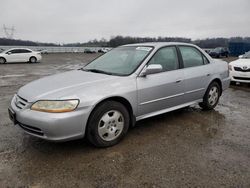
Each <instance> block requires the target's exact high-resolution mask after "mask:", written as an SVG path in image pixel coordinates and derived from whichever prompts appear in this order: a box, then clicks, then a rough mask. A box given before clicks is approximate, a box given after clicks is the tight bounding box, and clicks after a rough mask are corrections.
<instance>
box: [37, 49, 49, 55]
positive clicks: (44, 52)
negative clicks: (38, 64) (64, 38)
mask: <svg viewBox="0 0 250 188" xmlns="http://www.w3.org/2000/svg"><path fill="white" fill-rule="evenodd" d="M39 52H40V53H41V54H49V52H48V50H46V49H41V50H39Z"/></svg>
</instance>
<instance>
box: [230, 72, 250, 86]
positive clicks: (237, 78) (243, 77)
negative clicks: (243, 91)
mask: <svg viewBox="0 0 250 188" xmlns="http://www.w3.org/2000/svg"><path fill="white" fill-rule="evenodd" d="M230 77H231V81H233V82H242V83H250V72H240V71H230Z"/></svg>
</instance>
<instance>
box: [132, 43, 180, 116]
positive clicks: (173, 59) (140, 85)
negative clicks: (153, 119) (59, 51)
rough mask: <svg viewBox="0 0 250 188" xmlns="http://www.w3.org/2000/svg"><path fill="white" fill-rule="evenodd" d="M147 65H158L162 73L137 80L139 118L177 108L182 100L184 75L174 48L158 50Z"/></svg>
mask: <svg viewBox="0 0 250 188" xmlns="http://www.w3.org/2000/svg"><path fill="white" fill-rule="evenodd" d="M149 64H160V65H162V67H163V71H162V72H160V73H155V74H150V75H147V76H145V77H138V78H137V89H138V115H139V116H142V115H146V114H149V113H152V112H157V111H160V110H163V109H166V108H170V107H173V106H177V105H179V104H182V103H183V98H184V85H183V82H182V80H183V76H184V74H183V70H182V69H180V65H179V61H178V54H177V49H176V47H175V46H171V47H164V48H161V49H159V50H158V51H157V52H156V53H155V55H154V56H153V57H152V58H151V60H150V61H149V62H148V65H149Z"/></svg>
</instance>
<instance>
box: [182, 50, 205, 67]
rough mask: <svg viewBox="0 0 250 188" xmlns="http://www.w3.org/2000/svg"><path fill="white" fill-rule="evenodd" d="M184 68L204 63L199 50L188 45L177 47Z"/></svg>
mask: <svg viewBox="0 0 250 188" xmlns="http://www.w3.org/2000/svg"><path fill="white" fill-rule="evenodd" d="M179 49H180V52H181V56H182V59H183V66H184V68H187V67H195V66H200V65H204V63H203V57H202V54H201V52H200V51H199V50H197V49H196V48H193V47H190V46H180V47H179Z"/></svg>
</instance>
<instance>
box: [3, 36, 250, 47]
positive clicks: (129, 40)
mask: <svg viewBox="0 0 250 188" xmlns="http://www.w3.org/2000/svg"><path fill="white" fill-rule="evenodd" d="M143 42H185V43H193V44H196V45H198V46H199V47H201V48H215V47H228V44H229V42H247V43H250V37H231V38H207V39H201V40H192V39H190V38H183V37H130V36H125V37H124V36H115V37H111V39H110V40H106V39H104V38H102V39H100V40H97V39H94V40H90V41H88V42H86V43H69V44H55V43H41V42H34V41H27V40H18V39H7V38H0V45H6V46H66V47H117V46H120V45H124V44H133V43H143Z"/></svg>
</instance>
